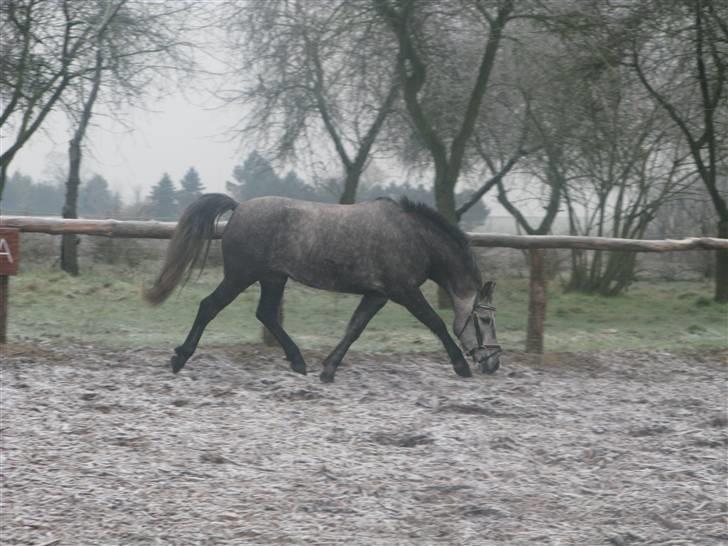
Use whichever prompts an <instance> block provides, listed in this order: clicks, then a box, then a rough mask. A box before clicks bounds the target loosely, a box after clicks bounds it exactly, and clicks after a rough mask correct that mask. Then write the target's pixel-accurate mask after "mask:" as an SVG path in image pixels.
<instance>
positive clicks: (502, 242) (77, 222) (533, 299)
mask: <svg viewBox="0 0 728 546" xmlns="http://www.w3.org/2000/svg"><path fill="white" fill-rule="evenodd" d="M176 225H177V223H176V222H156V221H131V220H87V219H64V218H57V217H35V216H0V227H7V228H15V229H18V230H20V231H21V232H25V233H46V234H50V235H63V234H77V235H95V236H102V237H113V238H135V239H169V238H170V237H171V236H172V233H173V231H174V228H175V226H176ZM224 229H225V223H224V222H220V223H218V225H217V227H216V233H215V237H216V238H219V237H221V235H222V232H223V230H224ZM468 236H469V237H470V241H471V244H472V245H473V246H478V247H502V248H517V249H527V250H529V251H530V254H531V260H530V262H531V264H530V268H531V269H530V288H529V313H528V325H527V334H526V350H527V351H529V352H535V353H543V339H544V319H545V316H546V276H545V275H544V265H543V264H544V255H543V252H544V249H549V248H551V249H557V248H560V249H582V250H613V251H628V252H672V251H683V250H724V249H728V239H719V238H714V237H691V238H688V239H679V240H670V239H664V240H654V239H647V240H646V239H616V238H609V237H579V236H561V235H559V236H553V235H506V234H499V233H468Z"/></svg>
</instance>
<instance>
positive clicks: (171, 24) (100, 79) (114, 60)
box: [61, 0, 195, 275]
mask: <svg viewBox="0 0 728 546" xmlns="http://www.w3.org/2000/svg"><path fill="white" fill-rule="evenodd" d="M115 1H116V2H117V4H116V6H117V9H116V11H115V15H114V17H113V18H112V19H111V20H110V21H109V24H108V26H107V28H106V31H105V32H104V33H103V34H99V35H98V37H97V41H96V44H95V46H94V49H93V50H92V51H91V52H90V53H93V55H92V56H89V57H88V58H86V59H79V61H78V62H79V64H81V63H82V62H84V61H85V62H86V63H88V64H89V71H88V73H87V74H85V75H82V76H79V77H78V78H76V79H75V80H74V81H73V82H72V83H71V85H69V87H68V89H67V90H66V92H65V93H64V95H63V97H62V99H61V102H62V105H63V107H64V109H65V111H66V112H67V114H68V115H69V118H70V119H71V121H72V123H73V126H74V129H73V135H72V137H71V139H70V141H69V146H68V156H69V168H68V176H67V180H66V198H65V203H64V206H63V211H62V213H63V217H64V218H76V217H77V216H78V212H77V208H78V206H77V203H78V191H79V186H80V184H81V162H82V158H83V144H84V140H85V137H86V134H87V130H88V128H89V125H90V122H91V118H92V115H93V113H94V111H95V108H96V106H97V102H101V103H103V104H104V105H105V106H107V108H108V109H111V110H112V113H115V115H117V116H118V115H119V114H118V112H120V111H121V110H122V109H123V108H124V107H127V106H138V105H140V103H141V102H142V101H143V99H144V96H145V94H146V92H147V88H148V85H149V84H150V83H152V82H155V81H159V80H160V79H161V78H160V77H161V76H163V75H170V73H171V72H175V71H180V70H182V69H183V68H184V69H186V70H189V69H190V68H191V58H190V56H189V55H186V54H184V51H185V50H186V49H187V45H188V44H187V42H185V41H183V40H182V36H183V34H184V31H185V30H187V29H186V28H185V24H184V20H183V16H184V15H187V14H189V12H190V11H191V10H192V8H193V7H194V6H195V3H194V2H193V1H191V0H190V1H186V2H177V3H175V4H174V5H173V6H172V7H169V6H165V5H161V6H158V5H155V4H149V3H147V2H144V1H143V0H115ZM98 5H99V6H101V7H102V8H103V9H105V8H104V4H103V3H101V4H98ZM79 16H80V15H79ZM85 16H86V17H90V18H94V17H97V15H96V14H95V13H94V12H93V11H91V12H88V13H86V14H85ZM77 243H78V237H77V236H75V235H64V236H63V237H62V242H61V268H62V269H63V270H64V271H66V272H68V273H70V274H72V275H77V274H78V258H77Z"/></svg>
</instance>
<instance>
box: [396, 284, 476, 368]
mask: <svg viewBox="0 0 728 546" xmlns="http://www.w3.org/2000/svg"><path fill="white" fill-rule="evenodd" d="M392 299H393V300H394V301H395V302H397V303H399V304H400V305H403V306H404V307H405V308H406V309H407V310H408V311H409V312H410V313H412V314H413V315H414V316H415V318H417V319H418V320H419V321H420V322H421V323H422V324H424V325H425V326H427V327H428V328H429V329H430V330H431V331H432V332H433V333H434V334H435V335H436V336H437V337H438V338H440V341H442V344H443V345H444V346H445V350H446V351H447V354H448V356H449V357H450V361H451V362H452V366H453V369H454V370H455V373H456V374H458V375H459V376H461V377H470V376H472V375H473V374H472V372H471V371H470V366H469V365H468V362H467V360H465V357H464V356H463V352H462V351H461V350H460V348H459V347H458V346H457V343H455V341H454V340H453V339H452V337H450V334H449V333H448V331H447V326H445V323H444V322H443V320H442V319H441V318H440V315H438V314H437V313H436V312H435V310H434V309H433V308H432V306H431V305H430V304H429V303H428V302H427V299H426V298H425V296H424V295H423V294H422V292H421V291H420V290H419V289H415V290H412V291H408V292H406V293H403V294H400V295H398V296H397V297H393V298H392Z"/></svg>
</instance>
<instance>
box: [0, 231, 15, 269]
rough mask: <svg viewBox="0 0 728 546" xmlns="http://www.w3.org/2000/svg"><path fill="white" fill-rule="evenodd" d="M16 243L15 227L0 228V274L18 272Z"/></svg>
mask: <svg viewBox="0 0 728 546" xmlns="http://www.w3.org/2000/svg"><path fill="white" fill-rule="evenodd" d="M18 243H19V242H18V230H17V229H3V228H0V275H15V274H16V273H17V272H18V258H20V245H19V244H18Z"/></svg>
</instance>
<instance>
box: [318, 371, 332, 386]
mask: <svg viewBox="0 0 728 546" xmlns="http://www.w3.org/2000/svg"><path fill="white" fill-rule="evenodd" d="M319 379H321V383H333V382H334V374H333V373H331V372H326V371H324V372H321V375H319Z"/></svg>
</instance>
